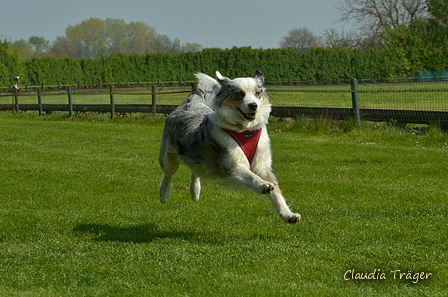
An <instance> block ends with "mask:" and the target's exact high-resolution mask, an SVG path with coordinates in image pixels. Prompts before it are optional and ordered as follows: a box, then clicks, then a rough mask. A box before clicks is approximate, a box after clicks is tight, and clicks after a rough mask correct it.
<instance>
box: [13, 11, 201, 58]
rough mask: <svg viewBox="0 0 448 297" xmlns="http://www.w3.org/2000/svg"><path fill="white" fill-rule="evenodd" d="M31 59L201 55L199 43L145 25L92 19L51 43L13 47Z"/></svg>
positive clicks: (35, 38)
mask: <svg viewBox="0 0 448 297" xmlns="http://www.w3.org/2000/svg"><path fill="white" fill-rule="evenodd" d="M11 47H12V48H14V49H15V50H17V51H18V52H19V53H21V54H22V56H24V57H25V58H27V59H30V58H33V57H53V58H73V59H79V58H87V59H96V58H101V57H104V56H108V55H113V54H118V53H122V54H139V55H143V54H147V53H156V52H167V53H172V54H177V53H183V52H198V51H201V50H202V46H201V45H200V44H198V43H181V42H180V40H179V39H177V38H175V39H171V38H170V37H169V36H167V35H163V34H159V33H157V31H156V29H155V28H153V27H151V26H149V25H147V24H145V23H142V22H130V23H126V22H125V21H124V20H122V19H111V18H108V19H106V20H102V19H99V18H90V19H88V20H84V21H82V22H81V23H79V24H76V25H68V26H67V28H66V29H65V35H64V36H57V37H56V39H55V40H54V41H53V42H51V43H50V41H48V40H46V39H45V38H43V37H39V36H31V37H30V38H29V39H28V40H24V39H21V40H17V41H14V42H12V43H11Z"/></svg>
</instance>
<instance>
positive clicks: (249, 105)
mask: <svg viewBox="0 0 448 297" xmlns="http://www.w3.org/2000/svg"><path fill="white" fill-rule="evenodd" d="M247 107H249V109H250V111H255V110H257V107H258V105H257V103H255V102H253V103H249V104H247Z"/></svg>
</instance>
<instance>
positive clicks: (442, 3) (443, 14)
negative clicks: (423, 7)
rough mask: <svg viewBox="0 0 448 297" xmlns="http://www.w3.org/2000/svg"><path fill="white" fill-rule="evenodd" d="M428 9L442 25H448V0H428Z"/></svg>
mask: <svg viewBox="0 0 448 297" xmlns="http://www.w3.org/2000/svg"><path fill="white" fill-rule="evenodd" d="M426 2H427V5H428V11H429V13H430V14H431V15H432V17H433V18H434V19H435V20H436V21H437V22H438V23H439V24H440V25H442V26H444V27H448V0H427V1H426Z"/></svg>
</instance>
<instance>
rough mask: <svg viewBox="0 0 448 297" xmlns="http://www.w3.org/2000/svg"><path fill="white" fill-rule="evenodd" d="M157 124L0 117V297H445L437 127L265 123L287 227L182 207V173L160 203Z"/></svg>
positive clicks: (237, 212) (228, 210)
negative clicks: (296, 217) (293, 214)
mask: <svg viewBox="0 0 448 297" xmlns="http://www.w3.org/2000/svg"><path fill="white" fill-rule="evenodd" d="M162 127H163V121H162V119H160V118H157V119H154V118H152V117H149V116H140V117H134V118H123V119H115V120H109V119H108V118H107V115H104V116H98V115H96V116H90V115H85V116H84V117H83V118H77V119H67V118H65V117H64V116H63V115H62V116H56V115H49V116H47V117H40V118H39V117H35V116H32V115H30V114H19V115H16V116H12V115H11V114H10V113H0V131H1V137H0V151H1V154H0V163H1V164H2V170H1V175H0V188H1V191H0V275H1V277H0V295H1V296H446V292H448V269H447V265H446V263H447V261H448V237H447V235H448V234H447V230H446V226H447V225H448V219H447V212H448V208H447V198H448V189H447V186H446V185H447V177H448V175H447V172H446V168H447V167H448V158H447V154H448V143H447V142H448V138H447V135H446V134H445V133H444V132H442V131H441V130H440V129H438V128H437V127H430V128H429V130H428V129H427V127H419V128H420V129H418V130H417V129H414V130H413V133H411V132H408V131H405V130H411V129H410V128H409V127H408V128H406V129H399V128H397V127H393V126H391V125H389V124H384V123H377V124H369V123H363V126H362V127H361V128H353V126H352V125H350V123H348V122H347V123H331V122H326V123H325V122H322V121H320V122H319V121H318V120H308V119H297V120H295V121H278V122H277V121H275V120H274V121H273V123H272V124H271V125H270V127H269V128H270V135H271V138H272V147H273V154H274V169H275V170H276V173H277V176H278V178H279V181H280V185H281V187H282V189H283V192H284V194H285V197H286V199H287V202H288V204H289V205H290V207H291V209H292V210H293V211H298V212H300V213H301V214H302V221H301V222H300V223H299V224H297V225H294V226H291V225H287V224H284V223H283V222H282V221H281V220H280V218H279V217H278V216H277V215H276V214H275V213H274V212H273V211H271V210H270V206H269V202H268V201H265V200H260V199H257V198H255V196H254V195H251V194H249V193H240V192H230V191H225V190H222V189H220V188H219V187H217V186H216V185H214V184H209V183H205V184H203V192H202V196H201V200H200V201H199V202H196V203H195V202H193V201H191V199H190V198H189V192H188V190H187V188H186V187H187V185H188V171H187V170H186V168H184V167H183V168H181V170H180V171H179V172H178V175H177V176H176V177H175V179H174V185H173V191H172V197H171V200H170V201H169V202H168V203H167V204H164V205H162V204H160V203H159V202H158V198H157V190H158V184H159V178H160V175H161V170H160V169H159V166H158V164H157V154H158V143H159V140H160V136H161V131H162ZM423 128H424V129H423ZM422 131H423V133H422ZM398 270H399V271H398ZM352 273H353V274H352ZM382 273H384V275H382ZM421 273H423V274H421ZM361 274H362V275H367V276H368V277H370V278H372V277H374V278H380V279H364V280H359V279H355V278H357V277H361V276H362V275H361ZM408 277H410V278H411V279H406V278H408ZM382 278H386V279H382Z"/></svg>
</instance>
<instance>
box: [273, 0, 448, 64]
mask: <svg viewBox="0 0 448 297" xmlns="http://www.w3.org/2000/svg"><path fill="white" fill-rule="evenodd" d="M337 8H338V10H339V12H340V16H341V17H340V20H339V21H340V22H342V23H347V24H351V25H353V26H352V28H353V29H352V30H350V31H348V32H338V31H337V30H335V29H327V30H325V31H324V32H323V34H322V36H317V35H315V34H314V33H313V32H311V31H310V30H309V29H308V28H306V27H302V28H295V29H292V30H290V31H289V32H288V34H287V35H286V36H285V37H283V38H282V40H281V41H280V46H281V47H283V48H294V49H296V50H299V51H306V50H310V49H311V48H315V47H323V48H328V49H331V48H343V49H361V50H363V51H368V50H371V49H385V50H391V51H395V52H400V53H402V54H403V55H405V56H406V57H407V58H408V59H409V60H415V59H416V55H422V56H424V55H425V54H428V53H429V54H430V55H431V53H430V52H437V53H440V55H439V56H441V55H442V54H445V53H446V51H445V48H446V47H447V45H448V0H341V2H339V5H338V6H337ZM433 57H436V56H433ZM424 60H425V58H424V57H422V58H421V63H420V64H421V67H424V65H425V63H426V62H425V61H424ZM432 64H434V66H431V67H429V68H436V61H433V62H432Z"/></svg>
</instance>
